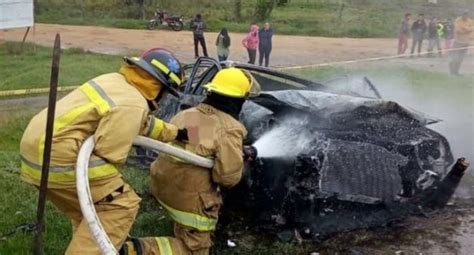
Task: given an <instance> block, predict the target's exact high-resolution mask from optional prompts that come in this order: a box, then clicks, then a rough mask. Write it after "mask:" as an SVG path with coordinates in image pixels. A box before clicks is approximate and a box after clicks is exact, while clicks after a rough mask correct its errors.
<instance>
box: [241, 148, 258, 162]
mask: <svg viewBox="0 0 474 255" xmlns="http://www.w3.org/2000/svg"><path fill="white" fill-rule="evenodd" d="M243 150H244V151H243V153H244V161H253V160H255V159H256V158H257V154H258V153H257V149H256V148H255V147H253V146H252V145H245V146H244V149H243Z"/></svg>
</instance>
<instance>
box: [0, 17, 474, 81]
mask: <svg viewBox="0 0 474 255" xmlns="http://www.w3.org/2000/svg"><path fill="white" fill-rule="evenodd" d="M24 32H25V29H11V30H9V31H6V32H5V33H4V38H5V40H11V41H21V39H22V38H23V35H24ZM56 32H59V33H61V39H62V42H63V47H65V48H84V49H86V50H89V51H92V52H99V53H106V54H124V55H125V54H133V53H135V54H138V53H140V52H141V51H144V50H146V49H149V48H152V47H163V48H168V49H171V50H172V51H174V52H175V54H176V55H177V57H179V58H180V59H181V60H182V62H184V63H189V62H191V61H192V60H193V57H194V50H193V39H192V33H191V32H190V31H181V32H174V31H168V30H154V31H148V30H132V29H118V28H106V27H91V26H69V25H56V24H36V26H35V29H34V33H31V34H30V36H29V37H28V41H34V42H35V43H37V44H40V45H45V46H51V45H52V44H53V39H54V35H55V33H56ZM216 36H217V34H216V33H211V32H209V33H206V44H207V46H208V51H209V54H210V56H214V57H216V47H215V46H214V44H215V38H216ZM230 36H231V40H232V45H231V49H230V50H231V53H230V54H231V55H230V59H231V60H234V61H240V62H246V61H247V60H248V58H247V52H246V50H245V49H244V48H243V47H242V45H241V40H242V38H243V37H244V34H236V33H231V34H230ZM396 47H397V40H396V39H386V38H368V39H358V38H327V37H309V36H285V35H278V32H277V33H276V35H275V36H274V39H273V50H272V55H271V66H273V67H283V66H299V65H312V64H322V63H333V62H338V61H347V60H355V59H366V58H373V57H381V56H393V55H394V54H395V51H396ZM388 62H390V63H393V62H395V63H396V64H402V65H408V66H409V67H414V68H418V69H423V70H432V71H436V72H447V69H448V68H447V59H446V58H442V59H439V58H432V59H429V58H416V59H407V58H401V59H395V60H389V61H388ZM376 63H387V62H385V60H383V61H379V62H376ZM360 64H362V65H363V64H364V63H360ZM350 65H354V63H351V64H350ZM462 69H463V72H464V73H470V74H474V58H473V57H472V56H471V57H469V58H468V59H466V60H465V61H464V64H463V68H462Z"/></svg>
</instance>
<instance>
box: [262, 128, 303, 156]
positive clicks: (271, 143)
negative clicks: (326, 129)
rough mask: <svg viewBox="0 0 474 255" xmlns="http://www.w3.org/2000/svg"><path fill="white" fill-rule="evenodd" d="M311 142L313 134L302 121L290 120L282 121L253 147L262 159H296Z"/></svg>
mask: <svg viewBox="0 0 474 255" xmlns="http://www.w3.org/2000/svg"><path fill="white" fill-rule="evenodd" d="M310 142H311V133H310V132H309V130H308V129H307V128H305V127H304V124H302V123H301V120H300V121H299V123H298V122H294V121H291V120H289V119H287V120H284V121H282V123H281V124H280V125H279V126H276V127H274V128H273V129H271V130H269V131H268V132H266V133H265V134H263V135H262V136H261V137H260V138H259V139H258V140H257V141H255V143H254V144H253V146H254V147H255V148H256V149H257V151H258V157H260V158H273V157H277V158H283V157H296V156H297V155H298V154H300V153H301V152H303V151H304V150H305V149H306V148H307V146H308V145H309V143H310Z"/></svg>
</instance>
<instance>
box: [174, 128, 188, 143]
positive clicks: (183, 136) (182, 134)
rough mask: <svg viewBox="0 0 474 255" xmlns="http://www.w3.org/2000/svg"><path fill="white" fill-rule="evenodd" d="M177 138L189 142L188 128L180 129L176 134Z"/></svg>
mask: <svg viewBox="0 0 474 255" xmlns="http://www.w3.org/2000/svg"><path fill="white" fill-rule="evenodd" d="M175 140H177V141H180V142H183V143H187V142H188V141H189V138H188V130H187V129H186V128H183V129H178V134H177V135H176V139H175Z"/></svg>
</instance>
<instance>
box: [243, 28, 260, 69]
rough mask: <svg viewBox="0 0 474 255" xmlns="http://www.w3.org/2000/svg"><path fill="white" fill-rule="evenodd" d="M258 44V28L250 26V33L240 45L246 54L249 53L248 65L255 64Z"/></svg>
mask: <svg viewBox="0 0 474 255" xmlns="http://www.w3.org/2000/svg"><path fill="white" fill-rule="evenodd" d="M258 44H259V39H258V26H257V25H252V26H250V32H249V33H248V34H247V35H246V36H245V37H244V39H243V40H242V45H243V46H244V47H245V48H246V49H247V52H248V53H249V62H248V63H249V64H255V58H256V56H257V49H258Z"/></svg>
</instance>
